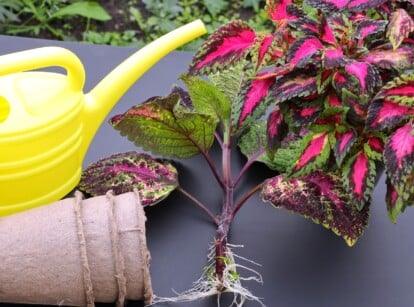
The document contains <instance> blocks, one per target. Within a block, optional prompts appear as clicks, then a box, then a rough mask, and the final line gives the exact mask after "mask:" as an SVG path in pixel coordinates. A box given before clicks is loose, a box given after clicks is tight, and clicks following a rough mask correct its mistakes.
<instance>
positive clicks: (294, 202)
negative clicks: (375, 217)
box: [262, 172, 369, 246]
mask: <svg viewBox="0 0 414 307" xmlns="http://www.w3.org/2000/svg"><path fill="white" fill-rule="evenodd" d="M262 198H263V200H264V201H265V202H269V203H271V204H272V205H273V206H275V207H276V208H285V209H287V210H289V211H291V212H294V213H297V214H300V215H302V216H303V217H306V218H310V219H311V220H312V221H313V222H315V223H318V224H321V225H322V226H324V227H325V228H328V229H331V230H332V231H333V232H334V233H335V234H336V235H339V236H341V237H342V238H344V239H345V241H346V243H347V244H348V245H349V246H352V245H354V244H355V243H356V241H357V239H358V238H359V237H360V236H361V235H362V234H363V232H364V229H365V228H366V227H367V224H368V216H369V214H368V206H365V207H364V209H362V210H361V211H358V210H357V208H356V206H354V205H353V203H352V201H351V199H350V198H349V197H348V194H347V193H346V192H345V190H344V189H343V187H342V186H341V179H340V178H339V177H337V176H336V175H333V174H330V173H322V172H314V173H312V174H310V175H308V176H304V177H300V178H293V179H285V178H284V176H283V175H280V176H277V177H274V178H271V179H268V180H266V181H265V182H264V184H263V188H262Z"/></svg>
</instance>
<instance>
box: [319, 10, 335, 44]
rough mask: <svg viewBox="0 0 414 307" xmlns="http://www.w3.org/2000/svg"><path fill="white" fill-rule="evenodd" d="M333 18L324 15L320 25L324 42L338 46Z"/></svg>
mask: <svg viewBox="0 0 414 307" xmlns="http://www.w3.org/2000/svg"><path fill="white" fill-rule="evenodd" d="M332 22H333V20H332V19H331V18H325V16H322V19H321V25H320V31H321V33H320V35H319V36H320V38H321V40H322V41H323V42H325V43H328V44H330V45H332V46H337V40H336V37H335V31H334V30H333V28H332Z"/></svg>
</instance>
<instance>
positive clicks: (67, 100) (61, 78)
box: [0, 72, 82, 141]
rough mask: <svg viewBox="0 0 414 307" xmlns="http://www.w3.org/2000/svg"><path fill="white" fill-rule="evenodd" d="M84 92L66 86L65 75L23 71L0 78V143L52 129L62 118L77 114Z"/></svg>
mask: <svg viewBox="0 0 414 307" xmlns="http://www.w3.org/2000/svg"><path fill="white" fill-rule="evenodd" d="M81 96H82V92H76V91H73V90H72V89H70V88H69V87H68V85H67V80H66V76H65V75H62V74H58V73H50V72H22V73H14V74H10V75H6V76H2V77H0V141H1V138H2V137H5V136H10V137H18V136H23V135H24V134H26V133H33V132H35V131H36V129H49V128H52V126H53V124H54V123H56V122H57V121H59V120H60V119H62V118H67V117H70V116H71V115H72V114H73V115H77V114H78V112H77V109H79V108H81V107H82V104H81V103H80V99H81Z"/></svg>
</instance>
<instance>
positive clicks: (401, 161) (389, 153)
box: [384, 122, 414, 192]
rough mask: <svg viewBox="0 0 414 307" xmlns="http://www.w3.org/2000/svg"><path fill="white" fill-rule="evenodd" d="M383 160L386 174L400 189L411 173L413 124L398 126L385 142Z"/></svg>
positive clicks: (413, 163) (399, 189)
mask: <svg viewBox="0 0 414 307" xmlns="http://www.w3.org/2000/svg"><path fill="white" fill-rule="evenodd" d="M384 162H385V169H386V171H387V176H388V178H390V180H391V183H392V184H393V185H394V186H395V188H396V189H397V191H399V192H400V191H401V190H402V187H403V186H404V183H405V181H406V180H407V177H408V176H412V175H413V166H414V125H413V123H411V122H408V123H406V124H405V125H404V126H402V127H400V128H398V129H397V130H396V131H395V132H394V133H393V134H392V135H390V136H389V137H388V139H387V141H386V142H385V148H384Z"/></svg>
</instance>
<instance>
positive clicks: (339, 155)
mask: <svg viewBox="0 0 414 307" xmlns="http://www.w3.org/2000/svg"><path fill="white" fill-rule="evenodd" d="M335 138H336V142H335V146H334V154H335V158H336V162H337V164H338V165H341V164H342V161H343V160H344V158H345V157H346V155H347V154H348V152H349V150H350V149H351V147H352V145H354V144H355V141H356V140H357V136H356V133H355V131H353V130H350V131H347V132H344V133H340V132H337V133H336V135H335Z"/></svg>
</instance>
